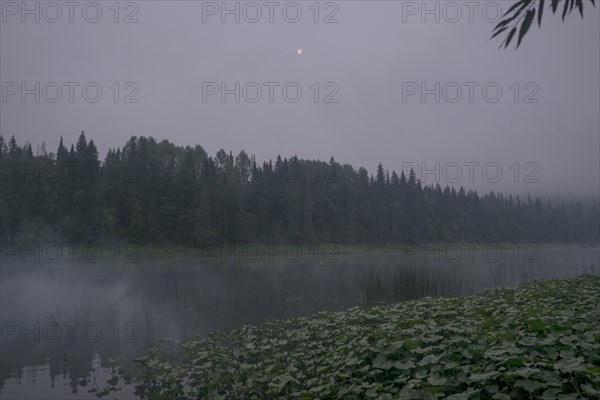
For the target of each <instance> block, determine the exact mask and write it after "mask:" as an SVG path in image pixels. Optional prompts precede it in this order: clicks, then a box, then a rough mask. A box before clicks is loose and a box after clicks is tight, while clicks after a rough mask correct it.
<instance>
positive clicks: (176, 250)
mask: <svg viewBox="0 0 600 400" xmlns="http://www.w3.org/2000/svg"><path fill="white" fill-rule="evenodd" d="M599 246H600V244H599V243H550V242H548V243H544V242H542V243H535V242H529V243H510V242H490V243H476V242H424V243H415V242H406V243H388V244H382V245H373V244H359V245H348V244H339V243H332V242H314V243H312V244H307V243H299V242H248V243H236V244H232V243H205V244H203V245H200V246H189V245H175V244H169V245H148V244H140V243H137V242H134V241H128V242H124V241H117V242H111V241H107V240H101V241H93V240H90V241H86V242H84V243H77V242H71V241H56V242H54V241H49V242H33V243H31V242H29V243H20V242H15V241H3V242H2V246H1V248H0V258H1V259H2V261H7V262H8V261H19V260H20V261H42V260H43V261H44V262H50V263H55V262H59V261H62V260H67V261H87V262H91V263H95V262H110V261H114V262H118V263H126V264H127V263H131V264H135V263H137V262H140V261H143V260H160V259H170V258H199V259H201V260H203V261H208V260H210V261H223V262H225V261H235V262H247V263H255V262H262V261H264V262H274V261H285V262H298V261H300V260H307V259H312V260H313V261H315V262H318V263H331V262H337V259H336V257H337V256H347V255H360V254H364V255H379V254H404V255H406V256H411V255H421V256H422V257H426V258H427V257H429V258H430V257H435V256H436V254H437V255H439V254H445V255H446V256H447V257H449V258H451V256H450V255H451V254H457V253H458V254H464V255H465V256H466V255H468V254H469V253H471V254H473V253H476V254H481V253H482V252H490V253H494V252H497V251H513V252H514V251H520V252H522V253H523V255H526V254H530V255H534V254H535V253H536V252H537V251H538V250H539V249H542V248H598V247H599Z"/></svg>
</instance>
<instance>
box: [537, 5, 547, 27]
mask: <svg viewBox="0 0 600 400" xmlns="http://www.w3.org/2000/svg"><path fill="white" fill-rule="evenodd" d="M544 1H545V0H540V4H539V6H538V7H539V8H538V26H539V27H540V28H541V27H542V14H544Z"/></svg>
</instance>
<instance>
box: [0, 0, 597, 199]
mask: <svg viewBox="0 0 600 400" xmlns="http://www.w3.org/2000/svg"><path fill="white" fill-rule="evenodd" d="M1 3H2V4H1V5H2V23H1V27H0V46H1V47H0V60H1V61H0V74H1V81H2V84H3V87H2V95H3V98H2V103H0V105H1V111H0V132H1V133H2V134H3V135H4V136H5V137H8V136H10V135H13V134H14V135H15V136H16V137H17V140H18V141H19V143H21V144H22V143H24V142H25V141H30V142H32V143H33V144H34V145H35V144H38V143H41V141H42V140H44V141H45V142H46V144H47V145H48V148H49V150H52V151H55V150H56V146H57V144H58V141H59V138H60V136H64V139H65V141H66V142H67V143H71V142H75V141H76V139H77V136H78V134H79V132H80V131H82V130H84V131H85V132H86V134H87V135H88V137H90V138H93V139H94V141H95V142H96V144H97V146H98V148H99V150H100V152H101V155H102V157H103V156H104V154H105V152H106V150H107V149H108V148H110V147H121V146H122V145H123V144H124V143H125V141H126V140H127V139H128V138H129V137H130V136H131V135H145V136H153V137H155V138H157V139H168V140H170V141H172V142H174V143H176V144H179V145H195V144H200V145H202V146H203V147H204V148H205V149H206V150H207V152H208V153H209V154H214V153H216V151H218V150H219V149H220V148H223V149H225V150H227V151H229V150H232V151H233V152H234V153H237V152H239V150H241V149H245V150H246V151H247V152H248V153H250V154H255V155H256V157H257V159H258V160H263V159H269V158H275V157H276V156H277V155H278V154H281V155H282V156H291V155H294V154H297V155H298V156H299V157H300V158H308V159H317V158H318V159H322V160H329V157H330V156H334V158H335V159H336V160H337V161H339V162H342V163H349V164H352V165H354V166H356V167H358V166H364V167H365V168H367V169H368V170H369V171H370V172H374V170H375V168H376V166H377V164H378V163H379V162H380V161H381V162H383V164H384V166H385V167H386V168H389V169H390V171H391V170H392V169H396V170H398V171H399V170H401V169H403V167H404V169H407V168H409V167H410V166H414V164H403V163H416V164H417V166H419V167H420V168H419V169H421V167H422V166H423V165H422V163H425V166H426V168H428V169H430V170H435V169H436V163H439V176H438V177H437V178H438V179H439V180H441V182H440V183H441V184H442V185H443V186H445V185H446V184H451V183H453V182H455V183H453V184H454V185H455V186H460V185H463V186H465V187H473V188H476V189H478V190H480V191H489V190H495V191H503V192H512V193H525V192H531V193H535V194H544V195H556V194H560V195H574V196H577V197H590V196H593V197H594V198H598V191H599V184H600V183H599V181H600V176H599V169H600V165H599V163H600V161H599V159H600V155H599V154H600V117H599V110H600V81H599V75H600V74H599V71H600V53H599V52H600V44H599V41H600V39H599V38H600V24H599V15H600V12H599V10H598V9H593V8H592V7H591V5H589V4H588V2H586V9H585V17H584V19H583V20H582V19H581V18H580V16H579V14H578V13H576V12H574V13H573V14H572V15H571V16H569V17H568V18H567V20H566V22H565V23H564V24H563V23H562V22H561V21H560V17H559V16H553V15H551V13H550V12H549V10H547V11H546V13H545V16H544V21H543V23H542V29H541V30H540V29H538V27H537V25H536V26H533V27H532V28H531V30H530V32H529V34H528V35H527V36H526V38H525V40H524V43H523V44H522V46H521V47H520V48H519V49H518V50H517V51H515V50H514V46H512V45H511V46H510V48H509V49H507V50H503V51H500V50H498V49H497V48H498V45H499V44H500V40H491V41H490V40H488V39H489V37H490V33H491V31H492V28H493V26H494V25H495V24H494V23H493V22H497V20H498V19H497V18H496V16H495V12H496V9H497V8H498V7H500V8H501V9H503V10H506V9H508V7H509V6H510V5H511V4H512V2H506V1H498V2H471V3H468V2H465V1H458V2H434V1H428V2H420V1H419V2H403V1H336V2H320V3H318V7H315V5H314V3H315V2H313V1H308V2H307V1H298V2H296V3H294V4H290V2H277V3H276V4H272V5H268V4H267V5H266V3H265V2H263V1H260V2H258V3H252V5H247V3H248V2H235V1H228V2H227V7H228V8H229V9H235V8H236V7H239V10H240V14H239V18H240V22H239V23H236V22H235V21H234V19H235V17H236V16H235V15H233V14H231V15H229V14H227V15H224V17H225V18H226V22H225V23H223V22H221V17H222V16H221V13H220V11H221V8H222V7H223V4H224V3H222V2H217V3H213V2H201V1H185V2H183V1H182V2H178V1H151V2H148V1H143V2H120V3H118V7H117V8H115V7H114V2H113V1H109V2H97V3H92V4H90V2H75V3H73V4H74V5H72V6H65V5H64V4H63V2H62V1H60V2H57V3H53V4H52V5H47V4H48V3H49V2H39V6H38V7H39V19H40V21H39V22H36V21H35V18H36V15H35V13H36V12H35V11H34V12H33V13H32V14H28V13H24V11H26V10H25V7H27V9H28V10H35V7H36V2H33V1H29V2H26V3H22V2H20V1H19V2H7V1H2V2H1ZM450 3H452V5H451V6H448V4H450ZM467 3H468V5H467ZM489 3H493V4H492V5H491V6H490V5H487V6H486V4H489ZM256 5H258V8H259V9H260V11H261V13H262V15H261V16H258V14H257V7H256ZM484 6H485V7H484ZM496 6H498V7H496ZM69 7H72V8H71V10H70V9H69ZM425 7H427V9H428V10H435V9H436V7H437V9H438V10H439V14H438V15H437V16H436V15H435V11H434V13H430V14H425V15H423V14H422V12H423V11H425ZM59 8H60V9H61V14H57V10H58V9H59ZM316 8H318V9H319V12H318V15H316V11H315V10H316ZM117 9H118V15H117V14H116V11H117ZM298 9H300V10H301V12H302V15H301V16H297V14H296V13H297V11H298ZM98 10H101V12H102V15H101V16H98V18H99V21H98V22H96V23H92V22H88V21H93V20H94V19H96V18H97V17H96V15H97V14H96V13H97V11H98ZM271 10H272V15H269V14H270V11H271ZM457 10H459V11H460V12H461V16H460V17H459V16H458V15H457V13H456V11H457ZM484 10H485V11H484ZM70 11H72V15H69V14H70ZM71 17H72V18H73V22H72V23H71V22H70V21H69V19H70V18H71ZM271 17H272V19H273V22H270V21H269V20H270V18H271ZM436 17H437V18H439V22H436ZM22 18H25V22H22ZM115 18H116V19H117V20H118V23H115ZM315 18H316V19H317V21H318V22H316V23H315ZM86 19H87V20H86ZM125 19H129V20H134V19H137V21H138V22H137V23H125V22H124V20H125ZM252 19H256V20H257V21H256V22H254V23H251V22H247V21H246V20H252ZM294 19H299V20H298V22H296V23H292V22H289V21H292V20H294ZM423 19H425V22H423ZM50 20H56V22H50ZM325 20H327V21H329V22H330V23H325ZM334 20H337V22H333V21H334ZM299 48H301V49H302V50H303V52H302V54H301V55H299V54H298V52H297V50H298V49H299ZM35 82H40V90H39V95H40V102H39V103H36V102H35V95H36V94H35V93H33V94H27V95H26V96H25V102H23V101H22V98H21V95H22V93H21V92H22V89H23V86H22V84H23V83H25V85H26V87H27V88H29V89H32V88H35ZM50 82H56V83H57V85H54V84H50V85H48V83H50ZM66 82H77V83H79V86H72V88H73V99H72V100H73V102H72V103H71V102H70V99H69V90H68V86H67V85H68V84H67V85H65V83H66ZM90 82H94V83H96V84H97V86H98V87H100V88H101V90H102V97H101V98H100V99H99V100H98V101H97V102H95V103H93V102H91V101H92V100H93V98H94V97H95V88H94V86H93V85H88V87H87V95H88V97H87V99H86V98H85V97H84V93H82V88H83V86H84V85H85V84H86V83H90ZM115 82H117V85H116V86H114V83H115ZM203 82H214V83H216V84H217V86H211V85H210V84H209V85H206V84H205V85H204V90H205V92H204V94H205V97H206V99H205V100H206V101H203ZM223 82H224V83H225V84H226V85H227V87H228V88H229V89H232V88H234V87H235V86H234V84H235V82H240V90H239V92H238V94H239V95H240V102H239V103H236V102H235V99H234V96H235V95H234V94H229V95H227V96H226V97H225V103H223V102H222V101H221V100H222V99H221V96H220V93H217V94H214V95H209V94H207V92H206V90H208V89H214V88H215V87H219V85H220V84H221V83H223ZM249 82H256V85H255V84H251V85H247V86H246V90H245V91H244V89H243V88H244V85H245V84H247V83H249ZM265 82H276V83H278V84H279V86H272V87H273V90H274V92H273V94H274V96H273V102H272V103H271V102H270V101H269V86H268V84H267V85H265ZM436 82H439V85H440V86H439V87H440V90H439V95H440V101H439V103H436V101H435V93H430V94H428V95H426V96H425V98H424V100H425V102H423V101H422V100H423V99H422V97H421V93H416V94H411V93H413V92H414V90H415V89H417V90H419V91H420V90H421V89H422V87H423V86H422V84H424V85H425V88H427V89H435V87H436ZM469 82H472V83H469ZM128 83H130V84H129V85H127V84H128ZM131 83H132V84H131ZM290 83H291V84H290ZM315 83H317V85H316V86H315V85H314V84H315ZM286 84H288V87H287V88H288V90H287V96H288V97H287V98H285V97H284V96H283V94H282V88H283V86H284V85H286ZM273 85H274V84H273ZM44 86H45V89H44ZM56 86H60V87H62V96H61V97H60V98H59V99H58V100H57V101H56V102H55V103H52V102H51V100H53V99H54V98H55V97H56V96H57V91H56ZM256 86H260V87H261V88H262V97H261V98H260V99H259V100H258V101H257V102H255V103H252V102H250V100H252V99H253V98H255V97H256V95H257V92H256ZM117 87H118V96H117V98H116V100H117V102H116V103H115V96H116V95H117V93H116V92H117ZM297 87H300V88H301V90H302V96H301V97H300V98H299V100H298V101H297V102H292V100H293V98H294V97H295V96H296V94H295V91H296V88H297ZM317 87H318V90H317ZM457 87H460V88H461V90H462V96H461V97H459V98H457V93H458V92H457V91H456V88H457ZM469 87H472V88H473V92H472V96H473V97H472V99H470V94H471V93H469V92H470V90H469ZM484 87H486V92H485V93H484V91H483V88H484ZM497 88H500V89H501V90H502V94H501V96H500V97H498V98H497V101H496V102H493V98H494V97H497V95H496V90H497ZM15 90H18V92H17V93H15V94H12V93H13V92H15ZM34 91H35V90H34ZM136 91H137V93H136ZM434 91H435V90H434ZM316 92H318V95H319V98H318V101H317V102H315V98H314V97H315V94H316ZM129 94H132V95H131V96H130V97H129V99H130V100H138V102H137V103H126V102H124V100H125V99H126V97H127V95H129ZM328 95H330V96H329V97H327V96H328ZM486 96H487V97H486ZM515 96H517V97H516V98H515ZM326 98H327V99H329V100H337V102H332V103H328V102H325V101H324V100H325V99H326ZM453 99H456V100H457V101H456V102H452V100H453ZM471 100H472V101H471ZM515 100H517V101H516V102H515ZM471 162H474V163H479V164H473V163H471ZM465 163H467V164H465ZM494 163H497V164H494ZM515 163H517V164H515ZM457 165H458V166H460V167H461V172H462V177H457V168H456V166H457ZM484 167H485V169H484ZM498 167H500V172H501V173H502V176H501V177H498V178H496V175H497V173H498ZM484 171H486V172H487V174H486V175H485V178H484V177H483V175H484ZM516 171H518V172H519V173H518V174H516ZM469 172H472V173H473V174H474V175H473V180H474V182H472V183H471V182H469V180H470V179H469ZM417 176H418V177H420V178H421V179H422V180H423V181H424V182H425V183H431V182H432V181H434V180H436V176H435V174H434V173H433V172H432V173H431V174H428V175H424V174H423V173H422V171H418V173H417ZM496 180H498V181H497V182H495V181H496ZM515 180H516V181H517V183H515ZM536 181H537V182H536Z"/></svg>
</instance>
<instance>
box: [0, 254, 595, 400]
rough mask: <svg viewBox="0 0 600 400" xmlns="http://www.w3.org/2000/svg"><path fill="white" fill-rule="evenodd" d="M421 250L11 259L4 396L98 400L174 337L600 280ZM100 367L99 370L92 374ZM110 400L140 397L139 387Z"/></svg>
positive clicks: (491, 257) (6, 277) (6, 267)
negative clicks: (292, 257) (118, 377)
mask: <svg viewBox="0 0 600 400" xmlns="http://www.w3.org/2000/svg"><path fill="white" fill-rule="evenodd" d="M423 250H424V249H418V250H414V251H411V254H401V253H394V252H389V253H385V254H349V255H335V256H329V257H325V258H322V259H321V261H319V262H315V260H314V257H312V256H307V257H303V258H301V259H300V260H298V261H297V262H288V261H285V260H283V259H277V258H276V259H273V260H267V261H264V262H257V263H243V262H235V261H234V260H230V261H229V262H221V261H219V260H210V259H209V260H208V261H206V260H205V261H202V260H198V259H193V258H177V259H164V260H146V261H141V262H138V263H133V264H132V263H109V262H106V263H93V264H91V263H86V262H82V261H79V262H77V261H74V262H67V263H61V264H58V263H23V262H3V264H2V266H1V271H0V278H1V279H0V300H1V303H0V311H1V314H0V316H1V323H2V341H1V343H0V345H1V350H0V359H1V360H0V398H1V399H69V398H72V399H86V398H90V399H95V398H96V395H95V389H98V388H102V387H103V386H104V384H105V382H106V380H107V379H108V378H110V374H109V373H108V369H105V368H102V367H100V365H101V364H102V363H103V362H106V361H107V360H109V359H111V358H114V359H116V358H119V359H120V360H122V363H123V365H128V364H129V362H130V361H131V360H132V359H133V358H135V357H137V356H139V355H140V354H141V353H142V352H143V350H144V347H146V346H148V345H150V344H153V343H156V342H157V341H159V340H163V339H168V338H170V339H175V340H178V339H185V338H188V337H191V336H193V335H208V334H210V333H211V332H215V331H219V330H224V329H230V328H235V327H238V326H241V325H244V324H254V323H260V322H261V321H264V320H265V319H267V318H288V317H296V316H305V315H310V314H313V313H316V312H318V311H323V310H345V309H347V308H350V307H353V306H366V305H369V304H378V303H382V302H389V301H400V300H406V299H410V298H415V297H420V296H427V295H442V296H462V295H469V294H472V293H476V292H478V291H481V290H483V289H485V288H486V287H493V286H498V285H505V286H506V285H510V286H513V285H517V284H519V283H521V282H524V281H529V280H534V279H549V278H556V277H567V276H575V275H578V274H583V273H590V272H593V273H600V262H599V257H600V253H599V249H598V248H597V247H596V248H582V247H572V248H544V249H535V248H533V247H529V248H528V247H523V248H521V249H520V250H518V251H517V250H514V249H502V254H501V255H500V254H497V252H496V251H495V249H493V248H492V249H488V250H487V253H484V252H483V250H481V249H475V250H473V251H469V252H466V251H461V253H460V254H459V253H458V252H455V251H454V250H453V249H452V248H444V249H443V250H442V249H440V248H438V249H430V250H429V251H423ZM91 370H93V371H94V372H93V373H91V374H90V371H91ZM120 386H121V387H122V388H123V390H122V391H120V392H117V393H112V394H111V395H110V396H109V397H108V398H111V399H112V398H121V399H131V398H135V395H134V388H133V385H127V384H125V385H123V382H120Z"/></svg>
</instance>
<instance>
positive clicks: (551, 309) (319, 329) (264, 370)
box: [137, 275, 600, 400]
mask: <svg viewBox="0 0 600 400" xmlns="http://www.w3.org/2000/svg"><path fill="white" fill-rule="evenodd" d="M176 350H177V351H181V355H180V357H178V358H172V357H170V356H169V355H167V353H168V351H165V348H164V347H163V348H158V347H155V348H153V349H151V350H150V351H149V352H148V354H147V355H145V356H144V357H142V358H140V359H139V360H138V361H139V366H140V367H141V368H140V370H139V374H138V375H137V378H138V379H140V381H139V382H140V383H139V385H138V386H137V390H138V394H139V395H141V396H142V397H144V398H150V399H191V398H194V399H196V398H207V399H364V398H374V399H438V398H443V399H500V400H503V399H534V398H535V399H538V398H539V399H594V398H600V276H596V275H587V276H580V277H576V278H572V279H561V280H551V281H538V282H532V283H528V284H525V285H522V286H520V287H518V288H497V289H490V290H487V291H485V292H483V293H481V294H478V295H475V296H470V297H463V298H431V297H428V298H423V299H419V300H414V301H408V302H404V303H399V304H393V305H387V306H378V307H373V308H369V309H357V308H355V309H350V310H348V311H345V312H323V313H319V314H317V315H314V316H311V317H308V318H296V319H289V320H283V321H268V322H266V323H263V324H261V325H258V326H248V327H244V328H241V329H238V330H234V331H229V332H221V333H216V334H214V335H212V336H210V337H209V338H207V339H193V340H190V341H187V342H184V343H183V344H181V348H179V345H177V349H176ZM175 360H176V361H175Z"/></svg>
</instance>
